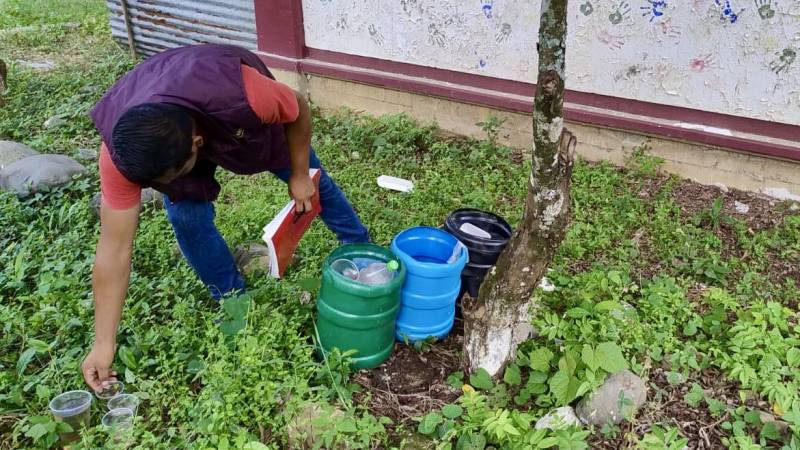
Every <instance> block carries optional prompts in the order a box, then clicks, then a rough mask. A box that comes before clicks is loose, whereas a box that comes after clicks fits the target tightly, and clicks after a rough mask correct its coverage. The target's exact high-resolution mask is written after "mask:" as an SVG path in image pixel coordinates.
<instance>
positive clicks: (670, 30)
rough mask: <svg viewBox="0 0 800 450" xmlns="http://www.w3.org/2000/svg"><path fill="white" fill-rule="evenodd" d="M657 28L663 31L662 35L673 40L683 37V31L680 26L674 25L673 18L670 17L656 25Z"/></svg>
mask: <svg viewBox="0 0 800 450" xmlns="http://www.w3.org/2000/svg"><path fill="white" fill-rule="evenodd" d="M656 26H657V27H658V29H659V30H660V31H661V34H663V35H664V36H667V37H671V38H678V37H680V36H681V34H682V31H681V27H680V26H679V25H675V24H673V23H672V18H671V17H668V18H666V19H664V20H662V21H661V22H658V23H656Z"/></svg>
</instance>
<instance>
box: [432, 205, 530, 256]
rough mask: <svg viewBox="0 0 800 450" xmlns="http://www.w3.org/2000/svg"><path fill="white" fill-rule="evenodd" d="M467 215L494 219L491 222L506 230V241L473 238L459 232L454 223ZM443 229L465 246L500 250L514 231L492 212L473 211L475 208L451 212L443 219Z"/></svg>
mask: <svg viewBox="0 0 800 450" xmlns="http://www.w3.org/2000/svg"><path fill="white" fill-rule="evenodd" d="M468 213H469V214H475V213H477V214H478V215H482V216H485V217H486V218H491V219H494V220H493V222H494V223H496V224H498V225H500V227H501V228H503V229H504V230H506V231H507V232H508V237H507V238H506V239H495V238H489V239H485V238H481V237H477V236H473V235H471V234H469V233H465V232H463V231H461V229H460V228H459V227H457V226H455V222H456V220H457V219H458V218H460V217H461V216H462V215H466V214H468ZM445 228H446V230H447V232H448V233H451V234H452V235H453V236H455V237H456V238H457V239H458V240H460V241H461V242H464V243H465V244H467V243H468V244H474V245H476V246H482V247H489V246H491V247H502V248H504V247H505V246H506V245H508V242H509V241H510V240H511V238H512V237H513V235H514V229H513V228H512V227H511V225H510V224H509V223H508V221H506V220H505V219H504V218H502V217H501V216H499V215H497V214H495V213H492V212H489V211H482V210H480V209H475V208H460V209H457V210H455V211H453V212H451V213H450V214H449V215H448V216H447V218H446V219H445Z"/></svg>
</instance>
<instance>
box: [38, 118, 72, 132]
mask: <svg viewBox="0 0 800 450" xmlns="http://www.w3.org/2000/svg"><path fill="white" fill-rule="evenodd" d="M66 124H67V121H66V120H64V119H62V118H61V117H58V116H53V117H51V118H49V119H47V120H45V121H44V123H43V124H42V126H43V127H44V128H47V129H50V128H61V127H63V126H64V125H66Z"/></svg>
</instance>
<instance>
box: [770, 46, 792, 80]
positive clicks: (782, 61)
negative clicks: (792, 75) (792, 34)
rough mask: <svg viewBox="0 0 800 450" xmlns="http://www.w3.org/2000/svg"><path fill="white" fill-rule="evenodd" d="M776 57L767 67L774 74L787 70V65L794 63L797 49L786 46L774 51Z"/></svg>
mask: <svg viewBox="0 0 800 450" xmlns="http://www.w3.org/2000/svg"><path fill="white" fill-rule="evenodd" d="M775 55H776V56H777V58H775V59H774V60H772V62H771V63H769V68H770V70H772V71H773V72H775V73H776V74H778V73H781V72H785V71H787V70H789V67H791V66H792V64H794V62H795V60H796V59H797V50H795V49H793V48H791V47H786V48H785V49H783V51H780V52H777V53H775Z"/></svg>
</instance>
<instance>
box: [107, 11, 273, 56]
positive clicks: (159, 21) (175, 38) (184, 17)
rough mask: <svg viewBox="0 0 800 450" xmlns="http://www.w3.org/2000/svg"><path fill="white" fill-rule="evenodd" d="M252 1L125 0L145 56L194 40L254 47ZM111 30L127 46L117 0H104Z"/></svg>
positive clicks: (254, 33) (125, 33) (255, 41)
mask: <svg viewBox="0 0 800 450" xmlns="http://www.w3.org/2000/svg"><path fill="white" fill-rule="evenodd" d="M253 3H254V1H253V0H220V1H213V0H174V1H170V0H127V4H128V12H129V14H130V18H131V25H132V29H133V37H134V42H135V45H136V51H137V52H138V53H139V54H140V55H145V56H149V55H152V54H154V53H158V52H161V51H163V50H166V49H170V48H174V47H180V46H182V45H189V44H198V43H215V44H234V45H239V46H242V47H245V48H248V49H251V50H256V49H257V47H258V44H257V38H256V16H255V9H254V6H253ZM106 4H107V5H108V10H109V18H110V22H111V32H112V34H113V35H114V38H115V39H117V40H118V41H120V43H121V44H122V45H123V46H125V47H127V46H128V34H127V31H126V29H125V19H124V17H123V14H122V4H121V2H120V0H106Z"/></svg>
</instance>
